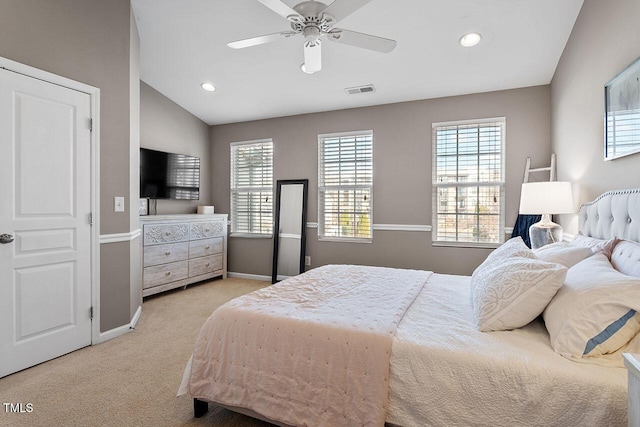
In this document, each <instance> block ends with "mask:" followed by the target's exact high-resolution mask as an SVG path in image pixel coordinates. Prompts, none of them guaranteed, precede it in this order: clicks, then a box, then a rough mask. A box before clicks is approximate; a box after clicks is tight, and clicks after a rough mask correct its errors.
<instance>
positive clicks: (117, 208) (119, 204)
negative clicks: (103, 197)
mask: <svg viewBox="0 0 640 427" xmlns="http://www.w3.org/2000/svg"><path fill="white" fill-rule="evenodd" d="M113 211H114V212H124V197H119V196H116V197H114V198H113Z"/></svg>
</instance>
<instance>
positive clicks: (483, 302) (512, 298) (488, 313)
mask: <svg viewBox="0 0 640 427" xmlns="http://www.w3.org/2000/svg"><path fill="white" fill-rule="evenodd" d="M566 274H567V268H566V267H564V266H562V265H560V264H555V263H549V262H545V261H541V260H539V259H536V258H535V257H533V258H527V257H520V256H515V257H512V258H508V259H504V260H496V261H495V262H494V263H492V264H491V265H487V266H484V267H483V268H479V269H477V270H476V271H475V272H474V273H473V275H472V276H471V297H472V302H473V315H474V319H475V323H476V327H477V328H478V329H479V330H480V331H483V332H487V331H503V330H508V329H515V328H520V327H522V326H525V325H526V324H528V323H529V322H531V321H532V320H533V319H535V318H536V317H537V316H538V315H539V314H540V313H542V311H543V310H544V308H545V307H546V306H547V304H548V303H549V301H550V300H551V298H553V296H554V295H555V294H556V292H557V290H558V288H560V287H561V286H562V284H563V282H564V278H565V275H566Z"/></svg>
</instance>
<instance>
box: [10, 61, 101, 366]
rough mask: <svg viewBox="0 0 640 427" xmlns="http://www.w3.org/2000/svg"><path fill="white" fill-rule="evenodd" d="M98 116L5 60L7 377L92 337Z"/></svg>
mask: <svg viewBox="0 0 640 427" xmlns="http://www.w3.org/2000/svg"><path fill="white" fill-rule="evenodd" d="M90 117H91V104H90V95H88V94H86V93H82V92H78V91H75V90H72V89H68V88H65V87H62V86H59V85H55V84H52V83H48V82H45V81H42V80H39V79H35V78H32V77H28V76H25V75H22V74H18V73H15V72H12V71H8V70H5V69H0V377H4V376H6V375H9V374H11V373H13V372H16V371H19V370H21V369H24V368H28V367H30V366H33V365H36V364H38V363H40V362H44V361H46V360H49V359H52V358H55V357H57V356H60V355H63V354H66V353H69V352H71V351H73V350H76V349H78V348H81V347H84V346H87V345H90V344H91V317H90V308H91V225H90V220H89V214H90V212H91V134H90Z"/></svg>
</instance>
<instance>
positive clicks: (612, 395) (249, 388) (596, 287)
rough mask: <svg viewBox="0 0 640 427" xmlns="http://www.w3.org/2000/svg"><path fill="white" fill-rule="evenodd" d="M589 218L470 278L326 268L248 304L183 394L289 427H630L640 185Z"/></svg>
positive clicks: (603, 200)
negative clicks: (568, 235) (569, 233)
mask: <svg viewBox="0 0 640 427" xmlns="http://www.w3.org/2000/svg"><path fill="white" fill-rule="evenodd" d="M579 225H580V230H581V233H580V234H579V235H576V236H575V238H574V239H573V241H572V242H571V243H561V244H554V245H553V246H550V247H546V248H542V249H541V250H540V251H539V252H536V253H534V252H532V251H531V250H529V249H528V248H526V246H525V247H524V248H523V245H524V244H522V245H520V242H518V241H517V240H516V239H511V240H509V241H508V242H507V243H505V244H504V245H502V246H501V247H500V248H498V249H496V250H495V251H493V252H492V254H491V255H490V256H489V257H488V258H487V260H486V261H485V262H484V263H483V264H482V265H481V266H479V267H478V269H476V271H474V274H473V275H472V276H454V275H443V274H437V273H433V272H428V271H418V270H402V269H391V268H382V267H363V266H351V265H344V266H339V265H330V266H324V267H320V268H316V269H313V270H310V271H308V272H307V273H304V274H302V275H299V276H296V277H293V278H290V279H287V280H285V281H283V282H280V283H279V284H276V285H273V286H270V287H267V288H264V289H261V290H259V291H256V292H253V293H251V294H247V295H244V296H241V297H239V298H236V299H234V300H232V301H230V302H229V303H227V304H225V305H223V306H221V307H219V308H218V309H217V310H215V311H214V312H213V313H212V315H211V317H210V318H209V319H208V320H207V321H206V322H205V324H204V325H203V327H202V330H201V331H200V334H199V336H198V339H197V340H196V346H195V349H194V353H193V356H192V357H191V359H190V360H189V362H188V364H187V366H186V368H185V371H184V378H183V381H182V384H181V386H180V390H179V393H178V394H179V395H182V394H188V395H190V396H191V397H193V398H194V410H195V415H196V416H200V415H202V414H203V413H204V412H206V410H207V409H206V408H207V404H208V402H212V403H215V404H218V405H221V406H224V407H227V408H230V409H232V410H235V411H238V412H242V413H245V414H248V415H251V416H254V417H257V418H261V419H264V420H267V421H270V422H272V423H275V424H278V425H283V426H287V425H296V426H297V425H314V426H315V425H331V426H334V425H350V426H351V425H383V424H385V423H386V424H388V425H398V426H406V427H410V426H440V425H447V426H449V425H461V426H474V425H477V426H486V425H492V426H501V425H505V426H512V425H519V426H528V425H531V426H533V425H563V426H571V425H576V426H577V425H609V426H618V425H619V426H624V425H627V382H626V380H627V371H626V369H625V368H624V365H623V362H622V353H624V352H640V336H639V335H638V331H639V330H640V314H638V313H640V279H639V277H640V244H638V243H637V242H639V241H640V190H637V189H633V190H620V191H612V192H608V193H605V194H603V195H602V196H600V197H599V198H598V199H596V200H595V201H594V202H592V203H589V204H586V205H584V206H583V207H582V208H581V209H580V213H579ZM525 248H526V249H525Z"/></svg>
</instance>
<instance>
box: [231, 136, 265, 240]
mask: <svg viewBox="0 0 640 427" xmlns="http://www.w3.org/2000/svg"><path fill="white" fill-rule="evenodd" d="M272 223H273V142H272V141H271V139H265V140H260V141H249V142H236V143H232V144H231V233H232V234H236V235H242V234H247V235H255V236H259V235H264V236H269V237H270V236H271V233H272V228H273V225H272Z"/></svg>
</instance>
